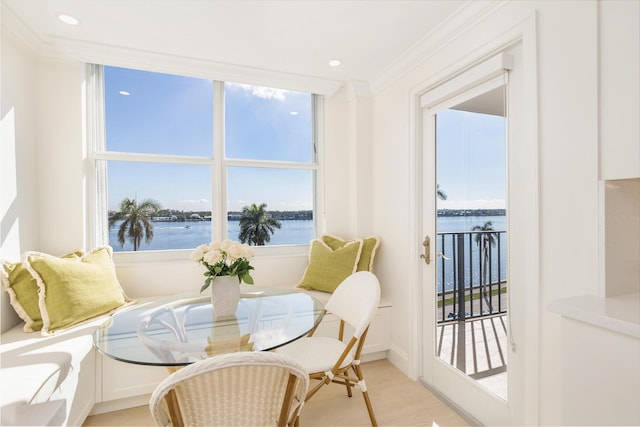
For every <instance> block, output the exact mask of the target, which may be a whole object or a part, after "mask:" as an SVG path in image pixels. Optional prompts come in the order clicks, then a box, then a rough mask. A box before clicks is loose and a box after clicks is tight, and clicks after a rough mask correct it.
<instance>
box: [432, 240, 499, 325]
mask: <svg viewBox="0 0 640 427" xmlns="http://www.w3.org/2000/svg"><path fill="white" fill-rule="evenodd" d="M437 254H438V260H437V268H438V272H437V275H438V276H437V304H438V307H437V309H438V323H444V322H451V321H464V320H465V319H470V318H479V317H486V316H493V315H496V314H504V313H506V312H507V298H506V292H507V281H506V278H507V267H506V266H507V259H506V254H507V234H506V231H497V230H496V231H493V230H492V231H465V232H448V233H438V237H437Z"/></svg>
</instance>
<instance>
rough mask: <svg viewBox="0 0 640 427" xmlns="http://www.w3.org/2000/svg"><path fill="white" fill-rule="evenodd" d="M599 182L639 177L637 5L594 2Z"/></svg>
mask: <svg viewBox="0 0 640 427" xmlns="http://www.w3.org/2000/svg"><path fill="white" fill-rule="evenodd" d="M598 5H599V21H600V22H599V23H600V34H599V39H600V61H599V62H600V178H601V179H624V178H638V177H640V83H639V79H638V76H640V2H638V1H624V0H621V1H620V0H612V1H602V2H598Z"/></svg>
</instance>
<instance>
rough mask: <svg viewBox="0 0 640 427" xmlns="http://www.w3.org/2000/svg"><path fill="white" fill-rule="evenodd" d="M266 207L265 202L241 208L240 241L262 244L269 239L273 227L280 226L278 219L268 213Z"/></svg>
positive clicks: (256, 244) (273, 230)
mask: <svg viewBox="0 0 640 427" xmlns="http://www.w3.org/2000/svg"><path fill="white" fill-rule="evenodd" d="M266 207H267V204H266V203H261V204H260V206H258V205H256V204H255V203H253V204H252V205H251V206H245V207H244V208H242V216H241V217H240V234H239V235H238V238H239V239H240V241H241V242H242V243H248V244H249V245H255V246H264V245H265V244H266V243H267V242H269V241H270V240H271V235H272V234H273V233H274V232H275V229H276V228H280V227H281V226H282V224H280V221H278V220H277V219H275V218H273V217H272V216H271V215H269V213H268V212H267V211H266V210H265V208H266Z"/></svg>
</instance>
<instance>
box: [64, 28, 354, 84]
mask: <svg viewBox="0 0 640 427" xmlns="http://www.w3.org/2000/svg"><path fill="white" fill-rule="evenodd" d="M56 46H57V48H58V49H59V50H60V51H61V52H63V53H64V55H65V56H66V57H68V58H73V59H75V60H77V61H81V62H86V63H95V64H105V65H112V66H118V67H129V68H136V69H142V70H148V71H156V72H164V73H172V74H182V75H187V76H191V77H200V78H206V79H212V80H222V81H232V82H238V83H246V84H254V85H259V86H271V87H277V88H280V89H289V90H299V91H305V92H312V93H316V94H320V95H326V96H332V95H333V94H334V93H336V92H337V91H338V89H340V86H341V85H342V84H343V82H342V81H340V80H331V79H324V78H319V77H312V76H306V75H301V74H295V73H286V72H281V71H274V70H269V69H264V68H257V67H246V66H239V65H234V64H229V63H223V62H217V61H210V60H206V59H200V58H194V57H187V56H181V55H172V54H166V53H159V52H153V51H148V50H139V49H129V48H123V47H120V46H112V45H106V44H98V43H87V42H83V41H78V40H72V39H62V38H57V39H56Z"/></svg>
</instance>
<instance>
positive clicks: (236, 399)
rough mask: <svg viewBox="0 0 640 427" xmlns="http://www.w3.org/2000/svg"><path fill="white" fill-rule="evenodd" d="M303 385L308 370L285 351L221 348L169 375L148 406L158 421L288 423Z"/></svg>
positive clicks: (294, 415) (292, 419)
mask: <svg viewBox="0 0 640 427" xmlns="http://www.w3.org/2000/svg"><path fill="white" fill-rule="evenodd" d="M308 386H309V377H308V372H307V371H306V370H305V369H304V367H302V366H301V365H300V364H299V363H298V362H297V361H295V360H293V359H291V358H289V357H288V356H286V355H282V354H278V353H273V352H262V351H248V352H239V353H229V354H221V355H217V356H213V357H210V358H207V359H203V360H200V361H198V362H195V363H193V364H191V365H188V366H186V367H184V368H182V369H180V370H178V371H176V372H174V373H173V374H171V375H169V376H168V377H167V378H166V379H165V380H164V381H162V382H161V383H160V384H159V385H158V386H157V387H156V389H155V390H154V392H153V394H152V395H151V400H150V402H149V408H150V410H151V414H152V415H153V418H154V420H155V422H156V424H157V425H158V426H167V425H173V426H183V425H184V426H258V425H260V426H263V425H278V426H287V425H293V424H294V423H295V422H297V420H298V416H299V414H300V410H301V409H302V406H303V404H304V399H305V395H306V392H307V388H308Z"/></svg>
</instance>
